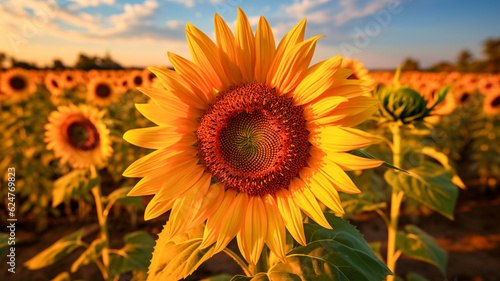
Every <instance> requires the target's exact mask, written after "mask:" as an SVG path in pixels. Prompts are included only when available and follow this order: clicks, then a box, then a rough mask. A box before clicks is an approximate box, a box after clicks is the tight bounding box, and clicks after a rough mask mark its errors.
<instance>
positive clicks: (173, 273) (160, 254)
mask: <svg viewBox="0 0 500 281" xmlns="http://www.w3.org/2000/svg"><path fill="white" fill-rule="evenodd" d="M169 227H170V224H169V223H168V222H167V224H166V225H165V227H164V228H163V231H162V232H161V233H160V235H159V236H158V239H157V240H156V246H155V247H154V252H153V259H152V260H151V265H150V267H149V272H148V273H149V276H148V280H149V281H151V280H162V281H163V280H179V279H182V278H185V277H187V276H189V275H190V274H191V273H193V271H195V270H196V269H197V268H198V267H199V266H200V265H201V264H202V263H203V262H204V261H206V260H208V259H209V258H211V257H212V256H213V255H214V254H216V253H215V251H214V246H213V245H212V246H210V247H208V248H205V249H203V250H201V249H199V247H200V245H201V243H202V241H203V238H202V237H203V232H202V231H200V229H202V228H203V227H204V225H203V224H202V225H200V226H198V227H196V228H195V229H193V230H191V231H188V232H187V233H184V234H181V235H177V236H176V237H174V238H173V239H168V233H169Z"/></svg>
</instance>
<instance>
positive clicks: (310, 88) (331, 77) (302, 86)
mask: <svg viewBox="0 0 500 281" xmlns="http://www.w3.org/2000/svg"><path fill="white" fill-rule="evenodd" d="M341 64H342V59H341V56H340V55H339V56H336V57H333V58H331V59H328V60H326V61H323V62H320V63H317V64H315V65H314V66H312V67H310V68H309V69H308V70H307V72H306V74H305V77H304V79H303V80H302V81H301V82H300V83H299V84H298V85H297V88H296V89H295V90H294V91H293V98H294V100H295V102H296V105H302V104H306V103H308V102H311V101H312V100H314V99H315V98H317V97H318V96H320V95H321V94H323V93H324V92H326V91H327V90H328V88H330V87H331V86H332V85H333V83H334V82H335V81H336V79H337V78H336V76H335V73H336V72H337V70H338V69H339V67H340V65H341Z"/></svg>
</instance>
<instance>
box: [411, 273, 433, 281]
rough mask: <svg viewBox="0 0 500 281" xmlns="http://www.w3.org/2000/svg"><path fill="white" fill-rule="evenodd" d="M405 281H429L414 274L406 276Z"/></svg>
mask: <svg viewBox="0 0 500 281" xmlns="http://www.w3.org/2000/svg"><path fill="white" fill-rule="evenodd" d="M406 281H429V279H427V278H425V277H423V276H420V275H418V274H416V273H414V272H410V273H408V274H407V275H406Z"/></svg>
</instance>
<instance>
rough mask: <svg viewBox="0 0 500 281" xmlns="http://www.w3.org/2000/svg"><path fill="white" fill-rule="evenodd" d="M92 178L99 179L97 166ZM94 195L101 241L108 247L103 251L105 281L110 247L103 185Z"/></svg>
mask: <svg viewBox="0 0 500 281" xmlns="http://www.w3.org/2000/svg"><path fill="white" fill-rule="evenodd" d="M90 177H91V178H95V177H97V171H96V169H95V166H91V167H90ZM92 195H94V199H95V205H96V210H97V220H98V222H99V227H100V229H101V239H102V240H104V241H106V244H107V245H108V246H107V247H105V248H104V249H103V250H102V264H103V266H104V268H105V273H106V274H105V276H104V274H103V277H104V279H105V280H108V278H109V273H108V272H109V252H108V247H109V234H108V226H107V223H106V217H105V216H104V213H103V209H102V201H101V185H100V184H98V185H97V186H94V187H93V188H92Z"/></svg>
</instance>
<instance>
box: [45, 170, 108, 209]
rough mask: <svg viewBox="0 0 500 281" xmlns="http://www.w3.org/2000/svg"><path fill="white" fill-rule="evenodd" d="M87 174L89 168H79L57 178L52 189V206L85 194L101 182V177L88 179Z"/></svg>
mask: <svg viewBox="0 0 500 281" xmlns="http://www.w3.org/2000/svg"><path fill="white" fill-rule="evenodd" d="M86 174H87V170H82V169H78V170H73V171H71V172H69V173H67V174H66V175H64V176H62V177H60V178H59V179H57V180H56V181H55V182H54V189H53V190H52V207H56V206H57V205H59V204H61V203H62V202H64V201H66V200H67V199H69V198H72V197H75V196H79V195H82V194H85V193H87V192H88V191H89V190H90V189H92V188H93V187H94V186H97V185H98V184H99V183H100V181H101V179H100V177H96V178H92V179H88V178H87V176H86Z"/></svg>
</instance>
